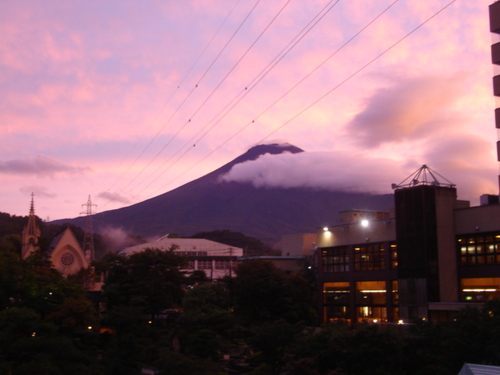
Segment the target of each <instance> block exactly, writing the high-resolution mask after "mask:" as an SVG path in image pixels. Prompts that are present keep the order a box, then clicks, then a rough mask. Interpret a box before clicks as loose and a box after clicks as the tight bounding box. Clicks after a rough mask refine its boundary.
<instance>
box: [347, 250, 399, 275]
mask: <svg viewBox="0 0 500 375" xmlns="http://www.w3.org/2000/svg"><path fill="white" fill-rule="evenodd" d="M385 253H386V244H385V243H373V244H366V245H356V246H355V247H354V270H355V271H371V270H383V269H384V268H385V262H384V258H385ZM396 261H397V260H396Z"/></svg>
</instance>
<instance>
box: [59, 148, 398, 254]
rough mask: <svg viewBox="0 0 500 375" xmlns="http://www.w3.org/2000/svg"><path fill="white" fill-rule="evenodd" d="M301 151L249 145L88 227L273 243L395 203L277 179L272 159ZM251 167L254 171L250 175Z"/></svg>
mask: <svg viewBox="0 0 500 375" xmlns="http://www.w3.org/2000/svg"><path fill="white" fill-rule="evenodd" d="M302 152H304V151H303V150H301V149H300V148H298V147H295V146H293V145H290V144H276V143H275V144H269V145H258V146H255V147H252V148H251V149H249V150H248V151H247V152H246V153H244V154H243V155H241V156H239V157H237V158H236V159H234V160H233V161H231V162H230V163H228V164H226V165H224V166H222V167H221V168H219V169H217V170H215V171H213V172H211V173H209V174H207V175H205V176H203V177H201V178H198V179H196V180H194V181H192V182H189V183H187V184H185V185H183V186H181V187H179V188H177V189H174V190H172V191H169V192H167V193H164V194H162V195H159V196H157V197H154V198H151V199H148V200H146V201H143V202H140V203H137V204H134V205H131V206H129V207H124V208H121V209H117V210H111V211H106V212H102V213H99V214H96V215H95V217H94V219H95V221H94V228H95V230H96V231H101V232H102V231H105V230H106V229H109V228H121V229H123V230H124V231H127V232H129V233H131V234H134V235H140V236H143V237H155V236H161V235H165V234H167V233H177V234H179V235H180V236H190V235H192V234H195V233H197V232H204V231H211V230H220V229H229V230H232V231H237V232H241V233H244V234H245V235H248V236H252V237H256V238H258V239H260V240H262V241H263V242H265V243H267V244H269V245H272V244H274V243H276V242H277V241H279V240H280V239H281V236H283V235H287V234H294V233H311V232H315V231H316V228H317V227H320V226H323V225H325V224H329V225H332V224H335V223H337V222H338V212H339V211H342V210H346V209H351V208H357V209H372V210H388V209H390V208H391V207H392V206H393V196H392V194H371V193H366V192H362V190H363V189H362V187H351V188H350V190H351V192H348V191H340V190H341V189H340V188H335V187H331V186H328V185H327V184H326V183H324V184H323V185H324V186H321V185H320V186H318V184H316V185H315V186H313V185H312V184H308V183H307V181H302V182H300V183H299V178H298V177H297V178H294V175H293V174H294V173H293V170H292V171H288V172H286V173H285V174H283V170H282V169H280V165H279V160H278V157H284V155H287V154H288V155H293V154H298V153H302ZM274 161H278V163H277V165H273V164H274ZM257 165H260V167H259V168H260V172H259V171H256V170H253V168H254V167H255V166H257ZM262 166H272V168H265V169H266V171H265V172H264V171H263V169H262ZM297 168H300V166H297ZM252 170H253V171H252ZM252 175H253V176H254V177H256V178H251V176H252ZM319 177H321V176H319ZM311 179H312V177H311ZM306 180H307V179H306ZM273 181H274V182H273ZM284 182H286V183H284ZM282 185H285V186H282ZM353 191H354V192H353ZM68 221H69V222H72V223H74V224H76V225H80V226H83V224H84V218H82V217H79V218H74V219H65V220H58V221H56V222H57V223H62V222H68Z"/></svg>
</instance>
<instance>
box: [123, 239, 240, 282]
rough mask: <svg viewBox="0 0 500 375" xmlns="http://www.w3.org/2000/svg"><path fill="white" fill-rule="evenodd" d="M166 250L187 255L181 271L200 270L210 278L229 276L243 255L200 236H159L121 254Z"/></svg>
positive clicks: (236, 250)
mask: <svg viewBox="0 0 500 375" xmlns="http://www.w3.org/2000/svg"><path fill="white" fill-rule="evenodd" d="M148 248H150V249H159V250H164V251H168V250H170V249H173V250H174V251H175V253H176V254H179V255H185V256H188V257H189V261H188V267H187V268H186V269H184V270H183V271H185V272H187V273H190V272H193V271H196V270H202V271H204V272H205V274H206V275H207V277H209V278H210V279H211V280H216V279H221V278H223V277H224V276H231V275H232V274H233V271H234V268H235V267H236V264H237V259H238V257H241V256H243V249H241V248H239V247H234V246H229V245H225V244H222V243H219V242H215V241H210V240H205V239H201V238H168V235H167V236H164V237H161V238H159V239H157V240H156V241H152V242H147V243H144V244H141V245H136V246H131V247H127V248H126V249H124V250H123V251H122V252H121V254H125V255H130V254H133V253H137V252H140V251H144V250H145V249H148Z"/></svg>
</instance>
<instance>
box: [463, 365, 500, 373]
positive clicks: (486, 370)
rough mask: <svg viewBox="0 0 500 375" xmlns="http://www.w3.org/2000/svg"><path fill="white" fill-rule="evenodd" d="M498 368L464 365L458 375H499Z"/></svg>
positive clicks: (499, 368)
mask: <svg viewBox="0 0 500 375" xmlns="http://www.w3.org/2000/svg"><path fill="white" fill-rule="evenodd" d="M499 374H500V367H498V366H487V365H476V364H473V363H464V365H463V366H462V369H461V370H460V372H459V373H458V375H499Z"/></svg>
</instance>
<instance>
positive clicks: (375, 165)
mask: <svg viewBox="0 0 500 375" xmlns="http://www.w3.org/2000/svg"><path fill="white" fill-rule="evenodd" d="M406 175H408V173H407V172H406V170H404V169H403V168H402V167H401V166H400V165H399V163H397V162H395V161H392V160H389V159H368V160H363V162H362V163H359V162H358V160H357V158H356V157H353V156H352V155H346V154H341V153H337V152H302V153H298V154H290V153H284V154H279V155H270V154H266V155H263V156H261V157H259V158H258V159H256V160H254V161H248V162H244V163H240V164H237V165H235V166H234V167H233V168H232V169H231V170H230V171H229V172H228V173H227V174H225V175H224V176H223V177H222V178H221V182H230V181H236V182H246V183H251V184H253V185H254V186H255V187H259V188H276V187H280V188H312V189H327V190H332V191H348V192H358V193H359V192H366V193H377V194H386V193H391V187H390V186H391V181H392V182H395V181H399V180H402V179H404V178H405V177H406Z"/></svg>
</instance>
